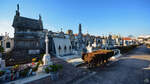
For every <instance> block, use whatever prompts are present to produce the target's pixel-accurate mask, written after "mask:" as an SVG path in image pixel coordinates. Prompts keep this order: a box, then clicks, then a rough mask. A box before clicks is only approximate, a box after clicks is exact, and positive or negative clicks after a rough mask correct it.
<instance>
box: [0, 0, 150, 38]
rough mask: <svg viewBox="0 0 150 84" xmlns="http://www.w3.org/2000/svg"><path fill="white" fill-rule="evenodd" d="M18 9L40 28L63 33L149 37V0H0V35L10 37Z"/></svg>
mask: <svg viewBox="0 0 150 84" xmlns="http://www.w3.org/2000/svg"><path fill="white" fill-rule="evenodd" d="M17 4H19V6H20V15H21V16H24V17H28V18H34V19H38V18H39V14H41V16H42V20H43V24H44V29H48V30H52V31H54V32H57V31H60V30H61V28H62V29H63V31H64V32H66V31H67V30H68V29H72V30H73V33H78V24H79V23H81V24H82V32H83V33H87V32H88V33H89V34H92V35H108V34H120V35H122V36H128V35H134V36H138V35H147V34H150V0H0V34H1V33H3V34H4V33H5V32H8V33H9V34H10V36H13V34H14V28H13V27H12V22H13V18H14V15H15V11H16V9H17Z"/></svg>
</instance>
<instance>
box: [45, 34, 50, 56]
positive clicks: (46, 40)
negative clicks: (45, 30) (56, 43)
mask: <svg viewBox="0 0 150 84" xmlns="http://www.w3.org/2000/svg"><path fill="white" fill-rule="evenodd" d="M48 42H49V40H48V36H47V35H46V39H45V43H46V55H48V54H49V53H48Z"/></svg>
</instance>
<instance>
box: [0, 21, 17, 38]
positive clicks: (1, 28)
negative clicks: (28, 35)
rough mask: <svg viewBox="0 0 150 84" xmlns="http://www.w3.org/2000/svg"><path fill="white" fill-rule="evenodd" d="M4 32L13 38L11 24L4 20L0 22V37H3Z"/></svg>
mask: <svg viewBox="0 0 150 84" xmlns="http://www.w3.org/2000/svg"><path fill="white" fill-rule="evenodd" d="M5 32H7V33H9V36H10V37H13V36H14V28H13V27H12V23H11V22H9V21H6V20H0V35H1V34H3V35H4V34H5Z"/></svg>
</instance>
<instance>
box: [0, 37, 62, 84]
mask: <svg viewBox="0 0 150 84" xmlns="http://www.w3.org/2000/svg"><path fill="white" fill-rule="evenodd" d="M45 42H46V53H45V54H44V56H43V58H42V60H38V59H37V58H33V59H32V62H31V63H27V64H20V65H14V66H9V67H6V66H5V60H2V58H0V83H6V84H7V83H8V84H11V83H15V84H18V83H21V84H24V83H28V82H31V81H34V80H37V79H40V78H43V77H46V76H50V77H51V79H52V80H57V79H58V77H59V72H58V71H59V70H60V69H62V65H58V64H53V63H52V61H51V56H50V54H49V52H48V42H49V40H48V36H47V35H46V40H45ZM0 55H1V54H0ZM1 56H2V55H1Z"/></svg>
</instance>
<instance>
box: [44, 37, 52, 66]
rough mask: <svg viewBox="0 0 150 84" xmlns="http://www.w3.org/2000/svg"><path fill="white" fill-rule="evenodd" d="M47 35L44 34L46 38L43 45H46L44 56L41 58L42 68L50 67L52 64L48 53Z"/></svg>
mask: <svg viewBox="0 0 150 84" xmlns="http://www.w3.org/2000/svg"><path fill="white" fill-rule="evenodd" d="M47 35H48V34H46V38H45V43H46V54H45V55H44V56H43V65H44V66H47V65H52V62H51V56H50V54H49V53H48V42H49V40H48V36H47Z"/></svg>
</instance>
